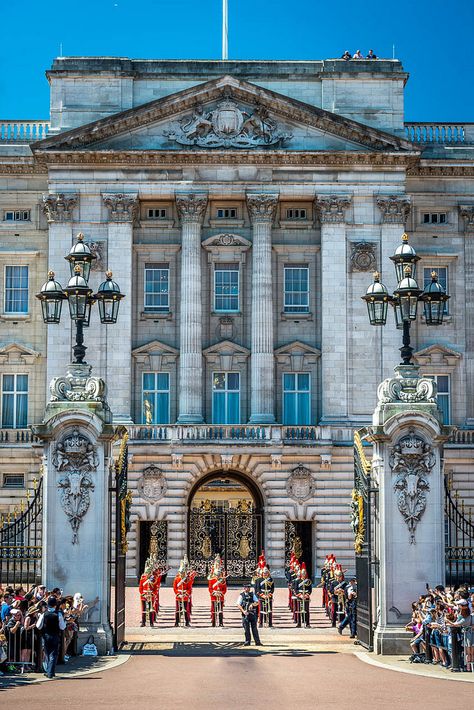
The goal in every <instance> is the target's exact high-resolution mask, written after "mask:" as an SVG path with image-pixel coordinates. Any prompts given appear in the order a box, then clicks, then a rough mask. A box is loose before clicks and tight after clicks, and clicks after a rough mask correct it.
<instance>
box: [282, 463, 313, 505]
mask: <svg viewBox="0 0 474 710" xmlns="http://www.w3.org/2000/svg"><path fill="white" fill-rule="evenodd" d="M313 491H314V480H313V476H312V473H311V471H310V470H309V468H306V467H305V466H303V465H302V464H299V465H298V466H297V467H296V468H294V469H293V471H292V472H291V474H290V476H289V477H288V480H287V482H286V492H287V493H288V496H289V497H290V498H291V499H292V500H295V501H297V503H300V504H301V503H304V502H305V501H306V500H308V498H311V496H312V495H313Z"/></svg>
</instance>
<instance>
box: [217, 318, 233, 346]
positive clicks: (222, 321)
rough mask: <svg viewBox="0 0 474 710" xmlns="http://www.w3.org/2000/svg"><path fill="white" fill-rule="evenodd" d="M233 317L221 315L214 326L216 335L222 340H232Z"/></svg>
mask: <svg viewBox="0 0 474 710" xmlns="http://www.w3.org/2000/svg"><path fill="white" fill-rule="evenodd" d="M234 330H235V328H234V319H233V318H231V317H230V316H221V317H220V318H219V325H218V326H217V328H216V335H217V336H218V338H220V339H223V340H232V338H233V337H234Z"/></svg>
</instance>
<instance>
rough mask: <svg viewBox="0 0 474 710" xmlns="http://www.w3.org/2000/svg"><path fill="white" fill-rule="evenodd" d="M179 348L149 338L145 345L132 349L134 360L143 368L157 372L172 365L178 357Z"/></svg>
mask: <svg viewBox="0 0 474 710" xmlns="http://www.w3.org/2000/svg"><path fill="white" fill-rule="evenodd" d="M178 355H179V350H177V349H176V348H173V347H172V346H171V345H167V344H166V343H162V342H161V341H159V340H151V341H150V342H149V343H145V345H140V347H138V348H135V349H134V350H132V357H133V358H134V360H135V362H137V363H138V364H139V365H142V366H143V367H144V368H145V367H146V368H150V370H152V371H154V372H159V371H160V370H161V369H162V368H163V367H167V366H169V365H173V364H174V363H175V362H176V359H177V358H178Z"/></svg>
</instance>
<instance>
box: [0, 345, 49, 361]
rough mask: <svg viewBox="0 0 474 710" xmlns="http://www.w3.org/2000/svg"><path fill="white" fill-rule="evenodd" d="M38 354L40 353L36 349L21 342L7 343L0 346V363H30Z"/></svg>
mask: <svg viewBox="0 0 474 710" xmlns="http://www.w3.org/2000/svg"><path fill="white" fill-rule="evenodd" d="M39 356H40V353H39V352H38V351H37V350H33V349H32V348H29V347H27V346H26V345H22V344H21V343H8V344H7V345H3V346H1V347H0V364H2V365H7V364H8V365H21V364H23V365H31V364H33V361H34V360H35V359H36V358H37V357H39Z"/></svg>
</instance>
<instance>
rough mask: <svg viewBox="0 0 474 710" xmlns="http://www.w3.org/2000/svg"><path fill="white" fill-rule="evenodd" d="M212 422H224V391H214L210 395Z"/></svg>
mask: <svg viewBox="0 0 474 710" xmlns="http://www.w3.org/2000/svg"><path fill="white" fill-rule="evenodd" d="M212 415H213V420H214V424H225V392H214V394H213V396H212Z"/></svg>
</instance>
